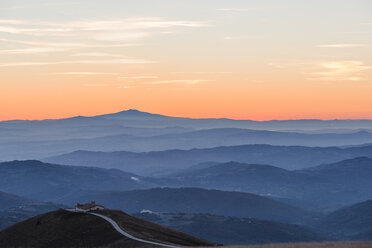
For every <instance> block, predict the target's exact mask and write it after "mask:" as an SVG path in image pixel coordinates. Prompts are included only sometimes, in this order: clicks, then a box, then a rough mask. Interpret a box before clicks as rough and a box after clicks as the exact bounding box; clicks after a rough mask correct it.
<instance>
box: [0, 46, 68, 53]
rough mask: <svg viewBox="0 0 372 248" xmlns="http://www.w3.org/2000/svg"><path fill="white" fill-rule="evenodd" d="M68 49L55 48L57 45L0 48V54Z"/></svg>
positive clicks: (64, 49)
mask: <svg viewBox="0 0 372 248" xmlns="http://www.w3.org/2000/svg"><path fill="white" fill-rule="evenodd" d="M68 50H70V49H68V48H57V47H32V48H19V49H8V50H0V54H38V53H50V52H65V51H68Z"/></svg>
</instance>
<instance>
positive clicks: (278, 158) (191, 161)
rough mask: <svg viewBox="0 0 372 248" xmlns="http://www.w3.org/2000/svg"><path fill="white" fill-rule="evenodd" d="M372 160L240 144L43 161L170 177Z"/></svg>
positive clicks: (350, 151)
mask: <svg viewBox="0 0 372 248" xmlns="http://www.w3.org/2000/svg"><path fill="white" fill-rule="evenodd" d="M215 144H219V145H220V143H219V142H217V143H215ZM362 156H366V157H372V146H365V147H351V148H339V147H305V146H272V145H241V146H228V147H224V146H220V147H214V148H207V149H192V150H165V151H158V152H142V153H135V152H128V151H118V152H94V151H75V152H72V153H68V154H63V155H59V156H54V157H49V158H46V159H44V160H43V161H46V162H49V163H57V164H68V165H79V166H96V167H102V168H118V169H122V170H124V171H128V172H131V173H135V174H139V175H153V174H154V173H156V174H167V173H168V174H169V173H172V172H177V171H179V170H183V169H186V168H189V167H190V166H193V165H196V164H198V163H202V162H210V161H213V162H219V163H226V162H229V161H236V162H240V163H247V164H269V165H273V166H276V167H280V168H284V169H290V170H294V169H303V168H307V167H312V166H318V165H320V164H329V163H334V162H338V161H341V160H345V159H351V158H355V157H362Z"/></svg>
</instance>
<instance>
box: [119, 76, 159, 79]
mask: <svg viewBox="0 0 372 248" xmlns="http://www.w3.org/2000/svg"><path fill="white" fill-rule="evenodd" d="M156 78H159V77H158V76H130V77H128V76H123V77H118V79H156Z"/></svg>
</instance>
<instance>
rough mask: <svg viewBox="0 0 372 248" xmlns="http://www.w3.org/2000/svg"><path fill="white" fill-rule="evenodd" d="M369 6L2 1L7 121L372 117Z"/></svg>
mask: <svg viewBox="0 0 372 248" xmlns="http://www.w3.org/2000/svg"><path fill="white" fill-rule="evenodd" d="M88 2H89V4H87V3H88ZM283 3H285V4H283ZM145 6H146V7H145ZM371 9H372V2H371V1H367V0H356V1H347V0H341V1H335V0H326V1H324V0H322V1H321V0H316V1H305V0H301V1H276V0H269V1H261V0H254V1H246V0H232V1H226V0H218V1H216V0H203V1H200V0H187V1H174V0H156V1H152V0H151V1H150V0H140V1H129V0H128V1H127V0H105V1H102V0H91V1H83V0H76V1H72V0H59V1H57V0H52V1H43V0H5V1H1V2H0V120H11V119H45V118H63V117H71V116H77V115H84V116H92V115H96V114H104V113H112V112H117V111H121V110H125V109H139V110H141V111H146V112H152V113H158V114H164V115H170V116H183V117H193V118H209V117H215V118H235V119H254V120H271V119H307V118H320V119H335V118H339V119H344V118H345V119H347V118H353V119H372V97H371V96H372V53H371V51H372V15H371Z"/></svg>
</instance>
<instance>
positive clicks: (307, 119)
mask: <svg viewBox="0 0 372 248" xmlns="http://www.w3.org/2000/svg"><path fill="white" fill-rule="evenodd" d="M128 111H136V112H139V113H144V114H151V115H160V116H164V117H170V118H186V119H192V120H232V121H252V122H270V121H311V120H312V121H347V120H349V121H372V118H371V119H366V118H333V119H321V118H299V119H296V118H289V119H268V120H255V119H236V118H227V117H209V118H204V117H202V118H193V117H185V116H171V115H166V114H157V113H151V112H146V111H141V110H138V109H125V110H121V111H118V112H110V113H103V114H96V115H73V116H70V117H61V118H44V119H5V120H0V123H1V122H11V121H48V120H67V119H73V118H78V117H82V118H93V117H100V116H104V115H110V114H118V113H122V112H128Z"/></svg>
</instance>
